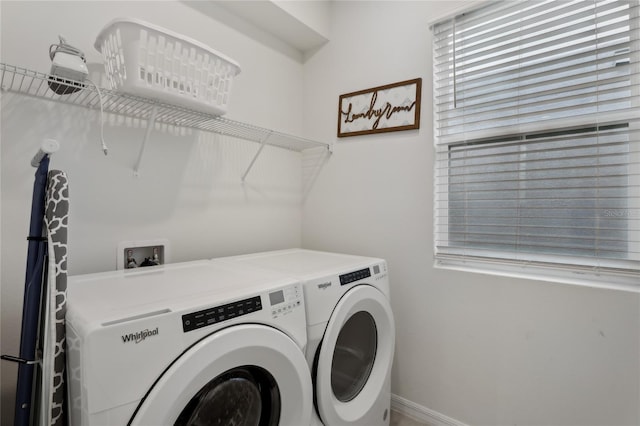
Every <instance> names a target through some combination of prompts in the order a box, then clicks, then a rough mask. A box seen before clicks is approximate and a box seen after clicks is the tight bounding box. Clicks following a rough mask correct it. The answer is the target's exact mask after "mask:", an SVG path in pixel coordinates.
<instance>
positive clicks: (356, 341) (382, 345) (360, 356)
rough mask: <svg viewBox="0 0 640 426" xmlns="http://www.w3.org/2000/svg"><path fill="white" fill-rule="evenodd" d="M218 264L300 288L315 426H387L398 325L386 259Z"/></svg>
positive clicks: (280, 257) (263, 258)
mask: <svg viewBox="0 0 640 426" xmlns="http://www.w3.org/2000/svg"><path fill="white" fill-rule="evenodd" d="M214 261H218V262H226V263H235V264H237V265H239V269H246V268H247V267H255V268H258V269H262V270H265V271H274V272H280V273H283V274H285V275H287V274H288V275H289V276H293V277H295V278H297V279H300V280H301V281H302V284H303V291H304V299H305V305H306V313H307V338H308V340H309V343H308V346H307V351H306V353H307V362H308V364H309V368H310V369H311V372H312V373H311V374H312V379H313V383H314V405H315V410H314V419H313V422H312V424H324V425H326V426H341V425H363V426H364V425H366V426H378V425H388V424H389V415H390V411H389V410H390V403H391V375H390V374H391V364H392V361H393V353H394V346H395V325H394V319H393V313H392V312H391V306H390V303H389V278H388V273H387V264H386V262H385V261H384V260H382V259H376V258H369V257H360V256H351V255H344V254H336V253H327V252H319V251H311V250H303V249H292V250H281V251H273V252H265V253H255V254H249V255H242V256H233V257H226V258H219V259H216V260H214ZM320 421H321V422H322V423H320Z"/></svg>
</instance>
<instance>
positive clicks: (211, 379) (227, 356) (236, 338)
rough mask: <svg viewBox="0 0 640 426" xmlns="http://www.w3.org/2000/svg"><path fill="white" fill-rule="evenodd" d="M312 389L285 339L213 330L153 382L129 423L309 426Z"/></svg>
mask: <svg viewBox="0 0 640 426" xmlns="http://www.w3.org/2000/svg"><path fill="white" fill-rule="evenodd" d="M311 392H312V384H311V377H310V373H309V368H308V366H307V363H306V361H305V358H304V355H303V353H302V351H301V350H300V348H299V347H298V346H297V345H296V343H295V342H294V341H293V340H292V339H291V338H289V337H288V336H287V335H285V334H284V333H282V332H281V331H279V330H276V329H274V328H272V327H268V326H264V325H257V324H241V325H235V326H231V327H228V328H225V329H223V330H220V331H218V332H215V333H213V334H211V335H209V336H207V337H205V338H204V339H202V340H200V341H199V342H198V343H196V344H195V345H193V346H192V347H190V348H189V349H187V350H186V351H185V352H184V353H183V354H182V355H181V356H180V357H179V358H178V359H177V360H176V361H175V362H173V364H171V366H170V367H169V368H168V369H167V370H166V371H165V372H164V373H163V374H162V376H161V377H160V378H159V379H158V380H157V381H156V383H155V384H154V385H153V387H152V388H151V390H150V391H149V392H148V393H147V395H146V397H145V398H144V399H143V400H142V401H141V403H140V404H139V405H138V408H137V409H136V412H135V413H134V415H133V418H132V419H131V420H130V421H129V424H130V425H187V424H188V425H195V426H197V425H209V424H233V425H247V426H248V425H251V426H254V425H260V426H262V425H268V426H275V425H282V426H288V425H290V426H299V425H308V424H309V422H310V419H311V410H312V403H311V401H312V394H311Z"/></svg>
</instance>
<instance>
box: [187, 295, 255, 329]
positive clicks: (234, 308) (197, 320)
mask: <svg viewBox="0 0 640 426" xmlns="http://www.w3.org/2000/svg"><path fill="white" fill-rule="evenodd" d="M261 309H262V302H261V301H260V296H255V297H251V298H249V299H243V300H239V301H237V302H233V303H227V304H226V305H220V306H216V307H213V308H208V309H204V310H202V311H198V312H192V313H190V314H185V315H183V316H182V330H183V331H184V332H185V333H186V332H188V331H193V330H196V329H198V328H202V327H206V326H208V325H211V324H216V323H218V322H222V321H226V320H230V319H232V318H237V317H240V316H242V315H246V314H250V313H251V312H256V311H259V310H261Z"/></svg>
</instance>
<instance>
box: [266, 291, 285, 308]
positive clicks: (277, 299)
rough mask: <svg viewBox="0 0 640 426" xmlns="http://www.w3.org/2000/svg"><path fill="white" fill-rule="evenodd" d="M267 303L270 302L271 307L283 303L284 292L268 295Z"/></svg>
mask: <svg viewBox="0 0 640 426" xmlns="http://www.w3.org/2000/svg"><path fill="white" fill-rule="evenodd" d="M269 302H271V306H273V305H277V304H278V303H282V302H284V291H282V290H279V291H274V292H273V293H269Z"/></svg>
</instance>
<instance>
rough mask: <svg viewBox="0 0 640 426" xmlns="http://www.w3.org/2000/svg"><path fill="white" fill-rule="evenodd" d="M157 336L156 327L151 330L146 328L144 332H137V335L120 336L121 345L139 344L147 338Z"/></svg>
mask: <svg viewBox="0 0 640 426" xmlns="http://www.w3.org/2000/svg"><path fill="white" fill-rule="evenodd" d="M157 335H158V327H156V328H154V329H153V330H149V329H148V328H147V329H146V330H142V331H138V332H137V333H129V334H125V335H124V336H122V343H131V342H134V343H140V342H142V341H143V340H144V339H146V338H147V337H151V336H157Z"/></svg>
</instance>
